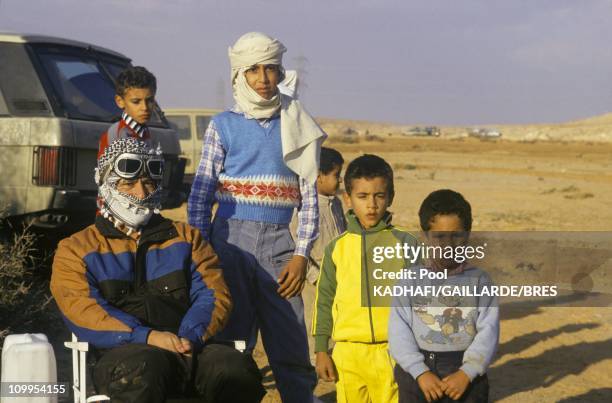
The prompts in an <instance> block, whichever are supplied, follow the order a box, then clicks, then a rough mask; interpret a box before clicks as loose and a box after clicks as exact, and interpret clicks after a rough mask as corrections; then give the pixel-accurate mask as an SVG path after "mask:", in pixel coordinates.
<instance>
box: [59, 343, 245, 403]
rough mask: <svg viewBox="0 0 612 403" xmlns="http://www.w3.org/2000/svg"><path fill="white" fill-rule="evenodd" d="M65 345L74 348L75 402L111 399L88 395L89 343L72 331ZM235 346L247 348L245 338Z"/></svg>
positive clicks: (104, 396)
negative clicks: (69, 339) (81, 339)
mask: <svg viewBox="0 0 612 403" xmlns="http://www.w3.org/2000/svg"><path fill="white" fill-rule="evenodd" d="M64 346H66V347H67V348H69V349H71V350H72V383H73V386H72V389H73V391H74V403H90V402H103V401H107V400H110V397H108V396H106V395H93V396H90V397H87V351H89V343H87V342H86V341H79V340H78V339H77V337H76V335H75V334H74V333H72V341H66V342H64ZM234 348H235V349H236V350H238V351H240V352H241V353H242V352H244V350H245V349H246V342H245V341H244V340H235V341H234Z"/></svg>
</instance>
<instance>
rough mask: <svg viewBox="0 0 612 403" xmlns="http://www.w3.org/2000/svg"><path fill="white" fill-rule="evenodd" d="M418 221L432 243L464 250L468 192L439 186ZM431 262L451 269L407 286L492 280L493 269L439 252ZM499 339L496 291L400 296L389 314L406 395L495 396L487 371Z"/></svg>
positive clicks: (420, 398)
mask: <svg viewBox="0 0 612 403" xmlns="http://www.w3.org/2000/svg"><path fill="white" fill-rule="evenodd" d="M419 219H420V224H421V229H422V230H423V231H424V233H425V237H426V240H427V244H428V246H433V247H443V248H446V247H448V246H450V247H452V248H453V249H454V250H458V249H457V248H463V247H464V246H465V244H466V243H467V240H468V237H469V233H470V230H471V229H472V211H471V207H470V204H469V203H468V202H467V201H466V200H465V199H464V198H463V196H462V195H461V194H459V193H457V192H454V191H452V190H448V189H443V190H437V191H435V192H433V193H431V194H430V195H429V196H427V197H426V198H425V200H424V201H423V203H422V205H421V208H420V210H419ZM456 260H461V262H460V263H458V262H457V261H456ZM421 267H422V266H421ZM425 267H426V268H427V269H429V270H431V271H436V272H440V271H445V272H446V274H447V279H445V280H438V281H437V282H436V280H433V282H432V284H429V282H430V281H428V280H418V277H417V280H406V281H405V282H404V284H403V285H407V286H411V285H412V286H414V285H420V286H422V285H434V286H435V285H438V286H439V285H442V284H444V285H469V286H477V287H478V288H479V289H482V287H487V286H490V285H491V284H492V282H491V278H490V277H489V275H488V274H487V273H485V272H484V271H482V270H481V269H479V268H476V267H475V266H473V265H472V264H470V263H468V262H467V261H463V259H457V257H455V258H454V259H444V258H442V256H438V257H435V258H432V259H430V260H429V261H428V262H427V263H426V264H425ZM416 271H417V273H418V272H419V271H420V267H417V270H416ZM426 283H427V284H426ZM498 341H499V308H498V305H497V298H495V297H471V296H453V297H452V298H451V297H446V298H444V297H441V296H440V297H429V298H423V297H420V298H411V297H410V296H402V297H398V298H396V299H394V302H393V307H392V310H391V316H390V318H389V350H390V352H391V355H392V356H393V358H394V359H395V361H396V362H397V365H396V367H395V380H396V381H397V383H398V385H399V401H400V402H425V401H427V402H432V401H439V402H450V401H451V399H452V400H459V399H461V401H462V402H483V403H484V402H488V401H489V396H488V393H489V384H488V380H487V376H486V374H485V372H486V370H487V367H488V366H489V365H490V364H491V362H492V360H493V356H494V354H495V350H496V348H497V344H498Z"/></svg>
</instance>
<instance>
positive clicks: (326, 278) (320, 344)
mask: <svg viewBox="0 0 612 403" xmlns="http://www.w3.org/2000/svg"><path fill="white" fill-rule="evenodd" d="M335 244H336V243H335V242H331V243H330V244H329V245H327V248H325V254H324V255H323V261H322V262H321V271H320V273H319V280H318V281H317V294H316V298H315V309H314V315H313V316H312V335H313V336H314V338H315V352H316V353H318V352H321V351H327V350H328V348H329V347H328V344H329V338H330V337H331V335H332V329H333V324H334V323H333V319H332V305H333V303H334V297H335V296H336V286H337V283H336V265H335V263H334V261H333V259H332V253H333V250H334V246H335Z"/></svg>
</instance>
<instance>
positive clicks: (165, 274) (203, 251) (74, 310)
mask: <svg viewBox="0 0 612 403" xmlns="http://www.w3.org/2000/svg"><path fill="white" fill-rule="evenodd" d="M51 292H52V294H53V297H54V298H55V301H56V302H57V304H58V306H59V309H60V311H61V313H62V315H63V318H64V320H65V322H66V324H67V325H68V327H69V329H70V330H71V331H72V332H74V333H75V334H76V335H77V337H78V338H79V339H81V340H83V341H87V342H89V343H91V344H92V345H93V346H95V347H98V348H112V347H116V346H119V345H122V344H126V343H146V342H147V337H148V334H149V332H150V331H151V330H159V331H170V332H173V333H175V334H177V335H178V336H179V337H184V338H187V339H189V340H191V341H192V342H193V343H194V345H195V347H196V348H197V347H199V346H201V345H202V344H203V343H204V342H205V341H206V340H207V339H209V338H210V337H211V336H213V335H214V334H215V333H217V332H218V331H219V330H220V329H222V328H223V326H224V325H225V323H226V320H227V318H228V317H229V312H230V310H231V299H230V294H229V291H228V289H227V286H226V284H225V281H224V280H223V275H222V271H221V268H220V266H219V260H218V258H217V256H216V254H215V253H214V251H213V249H212V247H211V246H210V245H209V244H208V243H207V242H206V241H205V240H203V239H202V237H201V235H200V232H199V230H197V229H195V228H192V227H191V226H189V225H187V224H183V223H176V222H172V221H170V220H167V219H164V218H162V217H160V216H158V215H154V216H153V217H152V218H151V220H150V222H149V224H147V225H146V226H145V227H144V229H143V231H142V233H141V236H140V238H139V239H138V241H137V240H135V239H133V238H130V237H128V236H127V235H125V234H124V233H122V232H121V231H119V230H117V229H116V228H114V226H113V224H112V223H110V222H109V221H108V220H107V219H105V218H103V217H101V216H98V217H96V222H95V224H93V225H90V226H89V227H87V228H85V229H84V230H82V231H80V232H78V233H76V234H74V235H72V236H71V237H69V238H66V239H64V240H63V241H61V242H60V244H59V246H58V248H57V252H56V254H55V259H54V261H53V273H52V276H51Z"/></svg>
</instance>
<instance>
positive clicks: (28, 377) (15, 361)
mask: <svg viewBox="0 0 612 403" xmlns="http://www.w3.org/2000/svg"><path fill="white" fill-rule="evenodd" d="M2 382H3V384H4V386H5V388H6V387H7V383H12V384H14V383H19V382H54V383H57V366H56V363H55V354H54V353H53V347H52V346H51V344H49V341H48V340H47V336H45V335H44V334H42V333H35V334H31V333H25V334H12V335H9V336H7V337H6V339H4V345H3V348H2ZM5 396H6V394H5ZM1 402H2V403H57V397H56V396H50V397H2V398H1Z"/></svg>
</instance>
